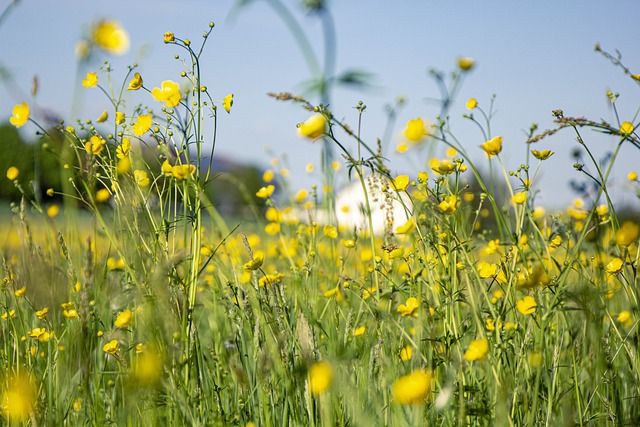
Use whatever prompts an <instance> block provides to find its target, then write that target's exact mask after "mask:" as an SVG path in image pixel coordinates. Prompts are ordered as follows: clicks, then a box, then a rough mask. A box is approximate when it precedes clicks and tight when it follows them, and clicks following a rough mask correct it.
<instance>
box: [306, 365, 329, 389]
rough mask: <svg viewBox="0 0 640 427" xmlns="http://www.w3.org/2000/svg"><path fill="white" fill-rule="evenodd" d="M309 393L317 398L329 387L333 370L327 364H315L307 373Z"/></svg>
mask: <svg viewBox="0 0 640 427" xmlns="http://www.w3.org/2000/svg"><path fill="white" fill-rule="evenodd" d="M308 378H309V380H308V381H309V391H310V392H311V394H313V395H314V396H318V395H320V394H322V393H324V392H325V391H327V389H328V388H329V387H330V386H331V382H332V381H333V368H331V365H329V364H328V363H327V362H316V363H314V364H313V365H312V366H311V368H309V373H308Z"/></svg>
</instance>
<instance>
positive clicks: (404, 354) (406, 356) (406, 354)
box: [400, 345, 413, 362]
mask: <svg viewBox="0 0 640 427" xmlns="http://www.w3.org/2000/svg"><path fill="white" fill-rule="evenodd" d="M411 356H413V348H412V347H411V346H410V345H408V346H406V347H402V350H400V359H401V360H403V361H405V362H406V361H407V360H411Z"/></svg>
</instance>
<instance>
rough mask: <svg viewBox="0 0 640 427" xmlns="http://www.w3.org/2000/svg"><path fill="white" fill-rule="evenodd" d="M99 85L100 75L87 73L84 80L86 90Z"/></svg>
mask: <svg viewBox="0 0 640 427" xmlns="http://www.w3.org/2000/svg"><path fill="white" fill-rule="evenodd" d="M97 84H98V73H87V77H85V78H84V79H82V86H84V87H86V88H90V87H95V86H96V85H97Z"/></svg>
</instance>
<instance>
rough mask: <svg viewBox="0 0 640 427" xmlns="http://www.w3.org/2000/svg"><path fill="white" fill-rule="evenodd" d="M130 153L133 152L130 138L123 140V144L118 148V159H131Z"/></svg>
mask: <svg viewBox="0 0 640 427" xmlns="http://www.w3.org/2000/svg"><path fill="white" fill-rule="evenodd" d="M129 151H131V141H130V140H129V138H127V137H124V138H122V142H121V143H120V145H118V147H117V148H116V157H117V158H119V159H124V158H126V157H129Z"/></svg>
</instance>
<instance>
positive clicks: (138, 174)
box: [133, 169, 151, 188]
mask: <svg viewBox="0 0 640 427" xmlns="http://www.w3.org/2000/svg"><path fill="white" fill-rule="evenodd" d="M133 178H134V179H135V181H136V184H138V186H139V187H142V188H145V187H148V186H149V184H150V183H151V180H150V179H149V175H147V172H145V171H143V170H140V169H136V170H134V171H133Z"/></svg>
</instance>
